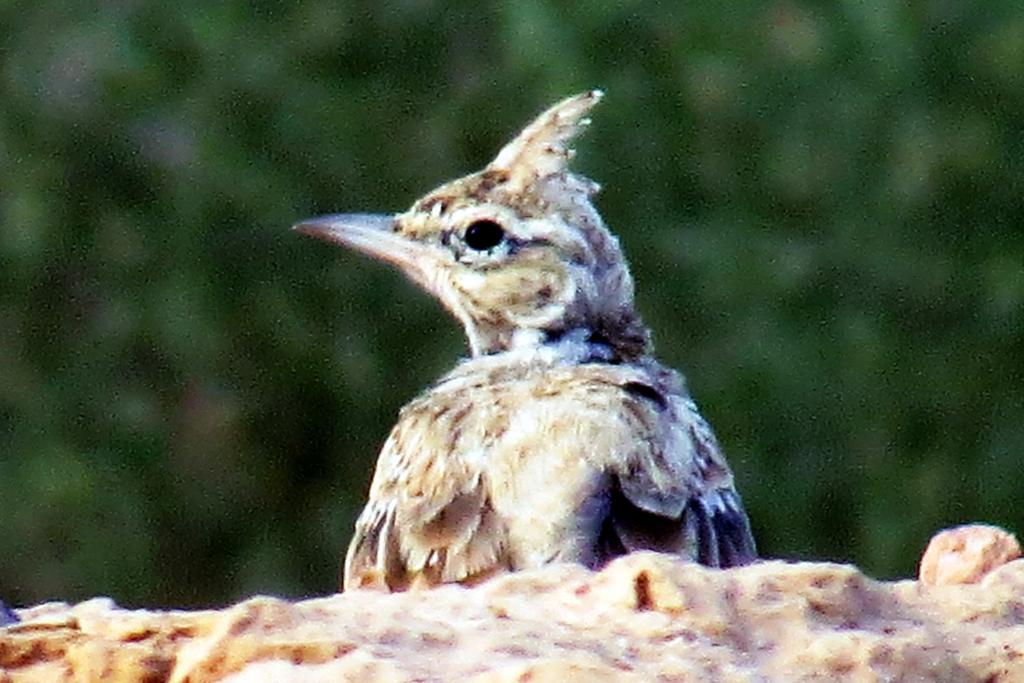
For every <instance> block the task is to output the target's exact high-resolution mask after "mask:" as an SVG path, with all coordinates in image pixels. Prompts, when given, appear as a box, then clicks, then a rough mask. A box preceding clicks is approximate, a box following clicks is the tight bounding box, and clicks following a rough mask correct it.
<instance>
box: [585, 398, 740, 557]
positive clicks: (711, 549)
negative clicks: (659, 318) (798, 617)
mask: <svg viewBox="0 0 1024 683" xmlns="http://www.w3.org/2000/svg"><path fill="white" fill-rule="evenodd" d="M619 388H620V390H621V391H622V392H623V393H624V394H625V396H624V398H623V403H622V409H623V410H624V412H625V413H626V414H627V415H628V416H629V419H628V420H627V421H626V422H627V424H628V425H629V427H628V429H630V430H631V431H633V432H634V433H636V434H644V435H646V437H645V438H642V439H638V440H636V441H635V443H634V446H633V447H632V448H629V449H628V450H627V452H626V453H625V454H624V457H613V458H612V465H611V467H610V469H611V471H612V474H613V478H612V480H611V482H610V484H609V487H610V490H609V494H608V495H609V501H610V502H609V506H608V516H607V518H606V519H605V523H604V525H603V526H602V530H601V539H600V547H601V548H602V549H606V550H605V552H606V553H607V554H608V555H610V556H614V555H615V554H621V553H624V552H630V551H634V550H641V549H648V550H657V551H661V552H671V553H676V554H680V555H683V556H685V557H689V558H690V559H692V560H694V561H696V562H699V563H700V564H704V565H708V566H712V567H732V566H738V565H743V564H748V563H750V562H752V561H754V560H755V559H756V558H757V551H756V547H755V544H754V538H753V535H752V534H751V531H750V522H749V521H748V519H747V514H746V512H745V510H744V508H743V503H742V501H741V500H740V497H739V494H738V493H737V492H736V490H735V488H734V486H733V478H732V473H731V472H730V470H729V466H728V464H727V463H726V461H725V457H724V456H723V455H722V452H721V449H720V448H719V446H718V442H717V440H716V439H715V436H714V433H713V432H712V431H711V428H710V427H709V426H708V424H707V423H706V422H705V421H704V419H703V417H701V415H700V413H699V412H698V410H697V407H696V405H695V404H694V402H693V400H692V399H690V398H689V397H688V396H686V395H684V394H676V393H671V392H665V391H664V390H663V389H661V388H659V387H657V386H656V383H655V382H646V381H640V380H636V379H633V380H630V381H628V382H624V383H620V384H619Z"/></svg>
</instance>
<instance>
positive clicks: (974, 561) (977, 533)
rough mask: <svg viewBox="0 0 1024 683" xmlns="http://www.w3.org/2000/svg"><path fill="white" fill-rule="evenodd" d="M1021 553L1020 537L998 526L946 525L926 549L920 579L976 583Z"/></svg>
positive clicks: (933, 583)
mask: <svg viewBox="0 0 1024 683" xmlns="http://www.w3.org/2000/svg"><path fill="white" fill-rule="evenodd" d="M1020 555H1021V552H1020V543H1018V542H1017V538H1016V537H1015V536H1014V535H1013V534H1011V533H1008V532H1006V531H1003V530H1002V529H1000V528H999V527H995V526H985V525H982V524H973V525H971V526H962V527H957V528H955V529H947V530H945V531H942V532H940V533H938V534H936V535H935V537H934V538H932V540H931V542H930V543H929V544H928V548H927V549H925V551H924V557H922V558H921V567H920V570H919V571H918V579H920V581H921V583H926V584H928V585H929V586H948V585H952V584H957V583H977V582H978V581H981V580H982V579H983V578H984V577H985V576H986V575H987V574H988V573H989V572H991V571H992V570H993V569H995V568H996V567H1001V566H1002V565H1004V564H1006V563H1007V562H1010V561H1012V560H1016V559H1017V558H1018V557H1020Z"/></svg>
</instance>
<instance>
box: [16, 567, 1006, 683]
mask: <svg viewBox="0 0 1024 683" xmlns="http://www.w3.org/2000/svg"><path fill="white" fill-rule="evenodd" d="M19 616H20V617H21V618H22V623H20V624H16V625H13V626H8V627H6V628H5V629H3V630H0V681H2V682H3V683H7V682H13V681H17V682H21V681H93V680H95V681H100V680H102V681H167V680H169V681H174V682H178V683H184V682H185V681H189V682H193V683H194V682H198V681H213V680H228V681H233V682H234V683H241V682H243V681H268V680H272V681H337V680H367V681H385V682H387V681H413V680H415V681H435V680H437V681H441V680H459V681H474V682H484V681H487V682H498V681H509V682H511V681H524V682H525V681H530V682H532V683H539V682H544V681H572V680H581V681H666V682H668V681H786V682H792V681H857V682H860V681H949V682H954V681H955V682H961V681H984V682H987V683H994V682H996V681H1004V682H1009V681H1024V560H1018V561H1014V562H1010V563H1009V564H1005V565H1003V566H1000V567H998V568H996V569H994V570H993V571H991V572H990V573H988V574H987V575H985V576H983V577H981V578H980V579H979V580H978V581H977V583H972V584H964V585H935V586H930V585H925V584H924V583H921V582H917V581H898V582H894V583H886V582H879V581H873V580H871V579H869V578H866V577H865V576H864V575H863V574H861V573H860V572H858V571H857V570H856V569H855V568H853V567H849V566H844V565H836V564H822V563H795V564H791V563H785V562H778V561H773V562H763V563H760V564H757V565H754V566H749V567H743V568H740V569H731V570H726V571H722V570H714V569H705V568H702V567H698V566H694V565H689V564H684V563H682V562H679V561H677V560H675V559H673V558H670V557H667V556H663V555H657V554H653V553H641V554H636V555H632V556H629V557H625V558H622V559H620V560H618V561H616V562H613V563H612V564H610V565H609V566H608V567H607V568H606V569H605V570H604V571H601V572H598V573H592V572H588V571H587V570H585V569H583V568H581V567H576V566H564V565H563V566H552V567H548V568H546V569H544V570H541V571H531V572H524V573H521V574H514V575H509V576H504V577H500V578H497V579H494V580H492V581H489V582H487V583H484V584H482V585H480V586H477V587H475V588H463V587H459V586H447V587H443V588H439V589H435V590H429V591H426V590H425V591H420V592H410V593H404V594H395V595H385V594H380V593H374V592H370V591H357V592H354V593H350V594H346V595H336V596H332V597H327V598H320V599H314V600H306V601H303V602H298V603H289V602H285V601H282V600H277V599H273V598H266V597H258V598H253V599H251V600H247V601H245V602H242V603H240V604H238V605H235V606H233V607H229V608H227V609H224V610H221V611H206V612H147V611H128V610H122V609H119V608H117V607H116V606H115V605H114V604H113V603H112V602H110V601H109V600H106V599H96V600H91V601H88V602H84V603H81V604H79V605H75V606H67V605H64V604H47V605H41V606H38V607H33V608H30V609H25V610H20V611H19Z"/></svg>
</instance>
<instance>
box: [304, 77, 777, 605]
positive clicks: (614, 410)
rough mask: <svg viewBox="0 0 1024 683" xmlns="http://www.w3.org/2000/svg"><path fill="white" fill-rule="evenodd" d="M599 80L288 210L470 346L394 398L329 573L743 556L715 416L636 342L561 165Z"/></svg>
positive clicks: (747, 558) (621, 284)
mask: <svg viewBox="0 0 1024 683" xmlns="http://www.w3.org/2000/svg"><path fill="white" fill-rule="evenodd" d="M602 95H603V93H602V92H601V91H600V90H591V91H588V92H584V93H581V94H578V95H576V96H573V97H569V98H567V99H565V100H563V101H561V102H559V103H557V104H555V105H554V106H552V107H551V108H549V109H548V110H546V111H544V112H543V113H542V114H540V115H539V116H538V117H536V119H534V120H533V121H532V122H531V123H530V124H529V125H527V126H526V128H524V129H523V130H522V132H520V133H519V134H518V135H517V136H516V137H515V138H514V139H513V140H512V141H511V142H509V143H508V144H506V145H505V146H504V147H503V148H502V149H501V150H500V152H499V153H498V155H497V156H496V157H495V158H494V160H493V161H491V162H490V163H489V164H488V165H487V166H486V167H485V168H484V169H483V170H482V171H479V172H476V173H472V174H470V175H467V176H465V177H462V178H459V179H457V180H453V181H451V182H448V183H445V184H443V185H441V186H440V187H438V188H437V189H435V190H433V191H431V192H429V193H428V194H426V195H425V196H423V197H422V198H420V199H418V200H417V201H416V202H414V203H413V205H412V207H411V208H410V209H408V210H407V211H404V212H400V213H395V214H373V213H354V214H335V215H328V216H322V217H318V218H312V219H309V220H304V221H302V222H300V223H298V224H296V225H294V226H293V228H294V229H295V230H297V231H299V232H300V233H303V234H306V235H309V236H313V237H317V238H320V239H324V240H327V241H329V242H333V243H336V244H340V245H343V246H345V247H348V248H350V249H353V250H355V251H357V252H362V253H363V254H365V255H368V256H370V257H372V258H374V259H377V260H379V261H383V262H385V263H387V264H390V265H392V266H394V267H397V268H398V269H399V270H400V271H402V272H404V274H405V275H406V276H408V278H410V279H411V280H412V281H413V282H414V283H416V284H417V285H419V286H420V287H421V288H423V289H424V290H426V291H427V292H428V293H430V294H431V295H432V296H434V297H435V298H436V299H437V300H439V301H440V303H441V304H442V305H443V307H444V308H445V309H447V311H448V312H450V313H451V314H452V316H454V318H455V319H456V320H457V321H458V322H459V323H461V325H462V328H463V330H464V331H465V335H466V339H467V341H468V346H469V352H470V353H469V356H468V357H467V358H465V359H463V360H461V361H460V362H459V363H458V364H457V366H456V367H455V368H454V369H453V370H451V371H450V372H449V373H448V374H447V375H445V376H443V377H442V378H441V379H439V380H438V381H437V382H436V383H435V384H433V386H431V387H430V388H429V389H427V390H426V391H425V392H424V393H422V394H421V395H419V397H418V398H415V399H414V400H413V401H412V402H411V403H409V404H407V405H406V406H405V407H404V408H402V409H401V411H400V413H399V416H398V421H397V423H396V424H395V426H394V428H393V429H392V430H391V432H390V434H389V436H388V437H387V439H386V441H385V442H384V445H383V447H382V448H381V451H380V454H379V457H378V460H377V465H376V470H375V472H374V475H373V480H372V482H371V485H370V490H369V496H368V501H367V503H366V506H365V508H364V509H363V511H362V513H361V514H360V515H359V517H358V520H357V521H356V526H355V533H354V535H353V538H352V540H351V543H350V545H349V547H348V552H347V553H346V556H345V560H344V568H343V572H342V587H343V590H352V589H362V588H372V589H379V590H385V591H391V592H394V591H404V590H409V589H414V588H426V587H433V586H438V585H441V584H449V583H456V584H464V585H474V584H477V583H480V582H481V581H484V580H486V579H489V578H491V577H493V576H497V575H501V574H506V573H510V572H516V571H521V570H525V569H530V568H535V567H541V566H544V565H548V564H551V563H558V562H575V563H578V564H582V565H584V566H586V567H588V568H591V569H600V568H601V567H603V566H604V565H605V564H607V563H608V562H609V561H610V560H611V559H613V558H615V557H618V556H620V555H624V554H626V553H629V552H633V551H637V550H652V551H657V552H663V553H671V554H674V555H676V556H678V557H680V558H682V559H684V560H686V561H690V562H695V563H698V564H701V565H706V566H709V567H720V568H727V567H733V566H739V565H744V564H748V563H751V562H753V561H754V560H755V559H756V557H757V551H756V546H755V543H754V538H753V535H752V533H751V529H750V522H749V520H748V517H747V514H746V511H745V509H744V507H743V503H742V501H741V498H740V496H739V494H738V492H737V490H736V487H735V483H734V478H733V474H732V471H731V470H730V468H729V465H728V463H727V461H726V459H725V456H724V455H723V452H722V449H721V448H720V446H719V444H718V442H717V440H716V438H715V435H714V433H713V432H712V430H711V428H710V427H709V425H708V423H707V422H706V421H705V420H704V418H703V417H702V416H701V414H700V412H699V411H698V408H697V405H696V403H695V402H694V400H693V399H692V397H691V396H690V394H689V391H688V389H687V387H686V384H685V381H684V379H683V377H682V375H681V374H679V373H678V372H677V371H675V370H673V369H671V368H668V367H666V366H664V365H662V364H661V363H659V362H658V361H657V360H655V358H654V357H653V355H652V343H651V334H650V331H649V329H648V327H647V326H646V325H645V324H644V323H643V321H642V320H641V318H640V316H639V315H638V313H637V310H636V305H635V301H634V284H633V279H632V276H631V275H630V271H629V267H628V264H627V262H626V259H625V257H624V256H623V252H622V249H621V247H620V244H619V241H618V239H617V238H616V237H615V236H614V235H613V234H612V233H611V231H610V230H609V229H608V228H607V227H606V226H605V224H604V222H603V220H602V218H601V216H600V214H599V213H598V211H597V209H596V208H595V206H594V203H593V198H594V196H595V194H596V193H597V192H598V190H599V186H598V185H597V184H596V183H595V182H593V181H591V180H589V179H587V178H585V177H584V176H582V175H578V174H576V173H574V172H573V171H572V170H570V168H569V166H570V161H571V159H572V158H573V157H574V155H575V151H574V149H573V148H572V146H571V145H572V142H573V140H574V139H575V138H576V136H577V135H578V134H579V133H580V132H581V131H582V130H583V129H585V128H586V127H587V126H588V125H589V124H590V119H589V118H588V113H589V112H590V110H591V109H592V107H593V106H594V105H595V104H597V102H598V101H599V100H600V99H601V98H602Z"/></svg>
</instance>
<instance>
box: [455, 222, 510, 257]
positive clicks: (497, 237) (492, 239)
mask: <svg viewBox="0 0 1024 683" xmlns="http://www.w3.org/2000/svg"><path fill="white" fill-rule="evenodd" d="M463 239H464V240H465V241H466V246H467V247H469V248H470V249H475V250H477V251H487V250H488V249H493V248H494V247H496V246H498V245H499V244H501V241H502V240H503V239H505V228H503V227H501V225H499V224H498V223H495V222H494V221H488V220H483V221H476V222H474V223H470V224H469V227H468V228H466V236H465V237H464V238H463Z"/></svg>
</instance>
